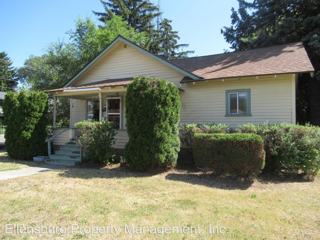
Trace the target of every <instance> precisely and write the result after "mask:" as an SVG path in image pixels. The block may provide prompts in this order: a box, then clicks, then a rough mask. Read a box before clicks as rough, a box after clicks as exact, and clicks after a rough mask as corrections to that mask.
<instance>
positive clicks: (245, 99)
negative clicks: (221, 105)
mask: <svg viewBox="0 0 320 240" xmlns="http://www.w3.org/2000/svg"><path fill="white" fill-rule="evenodd" d="M250 115H251V93H250V90H249V89H242V90H227V91H226V116H250Z"/></svg>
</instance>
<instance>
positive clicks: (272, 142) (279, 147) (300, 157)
mask: <svg viewBox="0 0 320 240" xmlns="http://www.w3.org/2000/svg"><path fill="white" fill-rule="evenodd" d="M197 133H225V134H228V133H233V134H236V133H251V134H257V135H259V136H261V137H262V139H263V141H264V149H265V152H266V166H265V168H264V171H265V172H269V173H277V174H279V173H285V174H301V175H303V176H304V177H306V178H309V179H312V178H313V177H314V176H315V175H316V174H317V172H318V171H319V169H320V128H319V127H314V126H299V125H293V124H261V125H253V124H245V125H243V126H240V127H239V128H228V126H226V125H223V124H210V125H195V124H189V125H184V126H182V127H181V129H180V138H181V144H182V146H183V147H185V148H191V147H192V145H193V144H192V143H193V139H194V137H193V136H194V135H196V134H197ZM193 149H194V147H193Z"/></svg>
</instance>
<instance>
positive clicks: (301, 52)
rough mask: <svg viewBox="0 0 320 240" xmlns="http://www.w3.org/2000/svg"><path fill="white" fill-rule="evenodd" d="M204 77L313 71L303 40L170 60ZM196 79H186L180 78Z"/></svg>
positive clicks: (215, 77) (219, 77) (217, 77)
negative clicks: (301, 41)
mask: <svg viewBox="0 0 320 240" xmlns="http://www.w3.org/2000/svg"><path fill="white" fill-rule="evenodd" d="M171 62H172V63H173V64H175V65H177V66H179V67H180V68H182V69H185V70H186V71H189V72H192V73H193V74H195V75H197V76H199V77H202V78H203V79H206V80H208V79H221V78H231V77H244V76H257V75H269V74H284V73H302V72H313V71H314V68H313V66H312V64H311V62H310V59H309V57H308V55H307V52H306V50H305V48H304V47H303V45H302V43H293V44H286V45H278V46H272V47H266V48H258V49H253V50H248V51H240V52H232V53H224V54H216V55H210V56H202V57H192V58H185V59H176V60H172V61H171ZM190 81H196V80H192V79H189V80H188V79H184V80H182V81H181V82H190Z"/></svg>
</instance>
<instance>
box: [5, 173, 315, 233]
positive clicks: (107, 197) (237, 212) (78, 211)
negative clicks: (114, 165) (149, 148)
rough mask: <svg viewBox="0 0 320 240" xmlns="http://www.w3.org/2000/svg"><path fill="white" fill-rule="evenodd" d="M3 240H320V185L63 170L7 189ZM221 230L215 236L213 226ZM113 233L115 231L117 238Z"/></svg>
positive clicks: (11, 182) (12, 182) (20, 180)
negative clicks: (58, 230)
mask: <svg viewBox="0 0 320 240" xmlns="http://www.w3.org/2000/svg"><path fill="white" fill-rule="evenodd" d="M0 192H1V195H0V202H1V204H0V227H1V228H0V229H1V231H0V239H6V238H9V239H11V238H13V239H21V237H22V236H21V235H11V234H6V233H5V232H4V226H5V225H6V224H24V225H28V226H33V227H35V226H41V225H42V226H60V227H68V226H71V225H77V226H81V227H84V228H85V227H88V226H113V227H119V228H120V230H121V231H119V232H116V231H112V234H94V235H91V234H89V233H84V232H73V233H70V234H44V235H43V236H39V235H28V234H25V235H24V236H25V237H26V238H31V239H32V238H39V239H44V238H45V239H48V238H61V239H62V238H66V239H89V238H90V239H112V238H116V239H128V238H129V237H130V236H129V235H128V233H126V232H125V231H124V226H125V225H126V224H128V225H131V224H132V225H134V226H146V227H147V226H149V227H151V228H152V227H160V226H168V227H173V226H187V227H189V229H191V228H194V229H195V228H197V227H199V229H200V231H199V232H198V231H194V232H192V233H191V234H188V233H185V234H182V233H172V234H163V235H156V234H153V233H150V232H149V233H148V232H145V233H143V234H135V235H133V237H132V238H131V239H160V238H161V239H162V238H163V239H306V238H307V239H319V237H320V216H319V212H320V180H319V178H318V179H316V181H315V182H313V183H310V182H287V183H281V182H271V181H268V182H261V181H260V182H259V181H257V182H254V183H253V184H249V183H239V182H235V181H232V180H230V181H228V180H217V179H214V178H212V177H210V176H206V175H201V174H189V173H187V172H184V171H171V172H169V173H166V174H156V175H145V174H135V173H131V172H128V171H126V170H123V169H101V170H97V169H61V170H53V171H50V172H44V173H40V174H37V175H33V176H29V177H23V178H17V179H12V180H6V181H2V182H0ZM210 224H211V225H212V226H220V227H221V229H222V230H223V233H221V234H215V235H210V234H209V233H208V226H209V225H210ZM110 231H111V230H110Z"/></svg>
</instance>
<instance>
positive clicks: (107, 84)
mask: <svg viewBox="0 0 320 240" xmlns="http://www.w3.org/2000/svg"><path fill="white" fill-rule="evenodd" d="M132 81H133V79H132V78H122V79H106V80H103V81H99V82H94V83H88V84H82V85H79V86H76V87H64V88H56V89H51V90H47V92H48V93H52V94H57V95H59V94H68V93H90V92H97V91H103V90H104V89H106V88H113V87H124V86H127V85H128V84H130V83H131V82H132Z"/></svg>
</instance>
